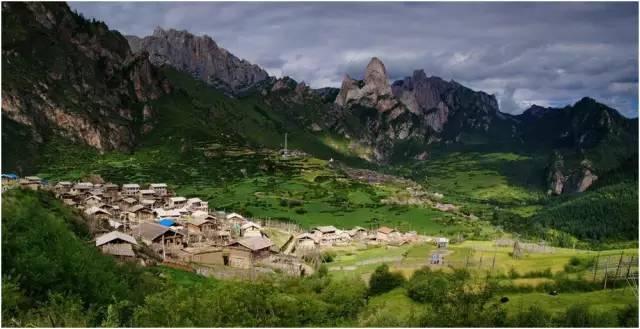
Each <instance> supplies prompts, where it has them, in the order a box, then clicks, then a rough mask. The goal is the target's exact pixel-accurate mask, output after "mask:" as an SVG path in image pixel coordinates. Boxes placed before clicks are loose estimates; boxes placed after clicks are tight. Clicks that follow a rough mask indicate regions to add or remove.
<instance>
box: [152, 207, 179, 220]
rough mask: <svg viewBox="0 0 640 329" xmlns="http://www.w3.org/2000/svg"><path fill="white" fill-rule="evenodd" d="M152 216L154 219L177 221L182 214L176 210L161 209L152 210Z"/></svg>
mask: <svg viewBox="0 0 640 329" xmlns="http://www.w3.org/2000/svg"><path fill="white" fill-rule="evenodd" d="M153 214H154V215H155V217H156V218H171V219H174V220H178V219H179V218H180V217H181V216H182V214H181V213H180V211H178V210H177V209H169V210H165V209H162V208H156V209H153Z"/></svg>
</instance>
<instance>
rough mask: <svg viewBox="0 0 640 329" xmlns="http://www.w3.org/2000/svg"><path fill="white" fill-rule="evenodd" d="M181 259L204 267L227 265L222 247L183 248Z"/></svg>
mask: <svg viewBox="0 0 640 329" xmlns="http://www.w3.org/2000/svg"><path fill="white" fill-rule="evenodd" d="M180 258H181V259H182V261H185V262H190V263H198V264H203V265H226V264H225V263H224V261H225V258H224V257H223V248H222V247H214V246H206V247H188V248H183V249H182V253H181V255H180Z"/></svg>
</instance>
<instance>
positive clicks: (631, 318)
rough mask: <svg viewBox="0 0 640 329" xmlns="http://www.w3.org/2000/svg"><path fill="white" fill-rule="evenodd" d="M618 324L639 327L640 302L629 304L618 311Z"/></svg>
mask: <svg viewBox="0 0 640 329" xmlns="http://www.w3.org/2000/svg"><path fill="white" fill-rule="evenodd" d="M618 325H619V326H621V327H628V328H637V327H638V304H629V305H627V306H626V307H625V308H623V309H620V310H619V311H618Z"/></svg>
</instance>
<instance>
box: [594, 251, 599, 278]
mask: <svg viewBox="0 0 640 329" xmlns="http://www.w3.org/2000/svg"><path fill="white" fill-rule="evenodd" d="M599 260H600V252H599V251H598V254H597V255H596V261H595V262H594V263H593V281H594V282H595V281H596V273H597V272H598V261H599Z"/></svg>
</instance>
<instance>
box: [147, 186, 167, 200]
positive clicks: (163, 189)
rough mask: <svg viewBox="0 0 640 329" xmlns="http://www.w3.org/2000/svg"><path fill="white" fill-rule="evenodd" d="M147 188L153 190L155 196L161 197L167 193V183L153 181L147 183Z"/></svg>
mask: <svg viewBox="0 0 640 329" xmlns="http://www.w3.org/2000/svg"><path fill="white" fill-rule="evenodd" d="M149 189H150V190H153V192H154V193H155V195H156V196H158V197H163V196H165V195H167V184H165V183H153V184H150V185H149Z"/></svg>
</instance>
